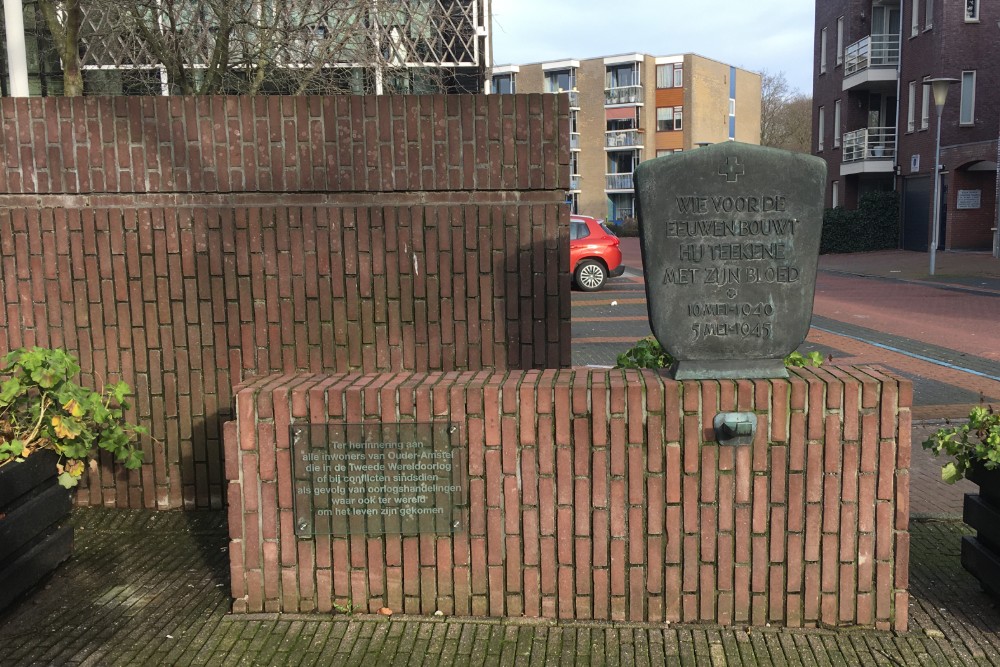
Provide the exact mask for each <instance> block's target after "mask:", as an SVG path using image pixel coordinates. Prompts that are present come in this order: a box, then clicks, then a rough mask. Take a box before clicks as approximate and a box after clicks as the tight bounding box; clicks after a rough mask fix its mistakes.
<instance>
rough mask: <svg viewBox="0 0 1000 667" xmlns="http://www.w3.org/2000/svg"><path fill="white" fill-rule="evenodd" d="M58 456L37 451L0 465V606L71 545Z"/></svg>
mask: <svg viewBox="0 0 1000 667" xmlns="http://www.w3.org/2000/svg"><path fill="white" fill-rule="evenodd" d="M57 460H58V457H57V456H56V455H55V454H54V453H52V452H49V451H43V452H36V453H35V454H32V455H31V456H30V457H28V458H27V459H25V460H24V461H23V462H21V463H10V464H7V465H5V466H3V467H0V609H4V608H5V607H7V606H8V605H9V604H10V603H11V602H12V601H14V600H15V599H17V598H18V597H19V596H20V595H21V594H22V593H24V592H25V591H26V590H28V589H29V588H31V587H32V586H34V585H35V584H37V583H38V582H39V581H40V580H41V579H42V578H43V577H45V576H46V575H48V574H49V573H50V572H52V570H54V569H55V568H56V567H57V566H58V565H59V564H60V563H62V562H63V561H64V560H66V559H67V558H69V555H70V552H71V551H72V548H73V529H72V527H70V526H69V525H65V519H66V517H68V516H69V511H70V508H71V506H72V503H71V500H70V493H69V491H68V490H66V489H64V488H62V487H61V486H59V484H58V483H57V482H56V461H57Z"/></svg>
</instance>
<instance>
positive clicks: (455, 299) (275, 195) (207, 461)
mask: <svg viewBox="0 0 1000 667" xmlns="http://www.w3.org/2000/svg"><path fill="white" fill-rule="evenodd" d="M567 113H568V109H567V108H566V101H565V100H564V99H560V98H559V97H558V96H544V95H531V96H495V97H489V98H488V97H486V96H450V97H444V96H440V97H379V98H376V97H330V98H277V97H271V98H236V97H218V98H179V97H171V98H78V99H68V98H30V99H24V98H21V99H10V98H7V99H2V100H0V122H2V129H3V138H2V143H0V149H2V155H0V286H2V288H0V289H2V299H3V304H2V308H0V353H3V352H6V351H7V350H8V349H12V348H16V347H19V346H23V345H42V346H51V347H65V348H67V349H68V350H70V351H71V352H73V353H74V354H75V355H77V356H78V357H79V359H80V362H81V365H82V367H83V369H84V381H85V382H88V383H89V382H94V381H95V379H96V380H98V381H113V380H116V379H118V378H121V379H124V380H125V381H127V382H128V383H129V384H131V385H132V386H133V387H135V388H136V393H137V398H136V402H135V403H136V404H135V407H134V409H133V411H132V418H133V419H135V420H137V421H139V422H141V423H144V424H148V425H150V426H151V427H152V433H153V435H154V436H155V438H156V442H155V443H146V444H145V446H144V449H145V450H146V453H147V464H146V465H144V466H143V468H142V470H141V471H136V472H134V473H128V474H126V473H123V472H122V471H120V470H115V469H113V468H112V467H111V466H110V465H107V464H106V465H105V466H103V467H102V468H101V469H100V470H99V471H96V472H94V473H93V474H91V475H90V478H89V480H88V485H87V487H86V488H84V489H82V490H81V491H80V493H79V496H78V501H79V502H81V503H89V504H104V505H115V506H120V507H159V508H168V507H179V506H185V507H220V506H221V505H222V504H223V503H224V482H223V474H222V451H221V447H222V446H221V437H220V435H221V424H222V423H223V422H224V421H226V420H227V419H229V416H230V414H231V407H230V406H231V402H232V387H233V386H234V385H235V384H238V383H240V382H242V381H243V380H245V379H247V378H249V377H253V376H255V375H267V374H270V373H274V372H295V371H310V372H317V373H318V372H346V371H350V370H363V371H368V372H375V371H386V372H388V371H401V370H409V371H451V370H479V369H499V370H502V369H507V368H535V367H559V366H567V365H569V363H570V356H569V355H570V347H569V341H570V335H569V333H570V332H569V315H570V312H569V276H568V269H569V267H568V252H567V246H568V235H567V233H566V224H565V223H566V219H565V218H566V215H567V213H566V207H565V206H564V205H563V204H562V202H563V200H564V196H565V195H564V190H565V188H566V187H567V186H568V167H567V165H568V161H569V148H568V125H567V123H568V120H567V119H568V116H567Z"/></svg>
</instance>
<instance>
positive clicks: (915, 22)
mask: <svg viewBox="0 0 1000 667" xmlns="http://www.w3.org/2000/svg"><path fill="white" fill-rule="evenodd" d="M910 12H911V14H910V37H916V36H917V35H919V34H920V0H913V2H911V3H910Z"/></svg>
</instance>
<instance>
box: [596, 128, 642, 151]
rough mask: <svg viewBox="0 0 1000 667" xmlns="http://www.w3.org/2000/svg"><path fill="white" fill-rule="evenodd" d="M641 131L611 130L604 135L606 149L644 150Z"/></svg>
mask: <svg viewBox="0 0 1000 667" xmlns="http://www.w3.org/2000/svg"><path fill="white" fill-rule="evenodd" d="M642 134H643V133H642V131H641V130H610V131H608V132H605V133H604V148H605V149H618V148H642V144H643V137H642Z"/></svg>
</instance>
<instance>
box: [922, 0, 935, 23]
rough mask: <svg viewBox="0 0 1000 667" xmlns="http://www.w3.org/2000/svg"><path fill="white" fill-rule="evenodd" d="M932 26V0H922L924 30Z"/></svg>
mask: <svg viewBox="0 0 1000 667" xmlns="http://www.w3.org/2000/svg"><path fill="white" fill-rule="evenodd" d="M933 27H934V0H924V30H930V29H931V28H933Z"/></svg>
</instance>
